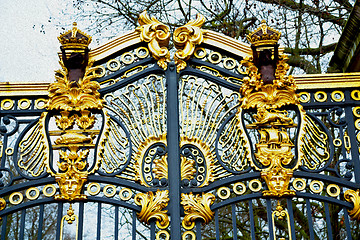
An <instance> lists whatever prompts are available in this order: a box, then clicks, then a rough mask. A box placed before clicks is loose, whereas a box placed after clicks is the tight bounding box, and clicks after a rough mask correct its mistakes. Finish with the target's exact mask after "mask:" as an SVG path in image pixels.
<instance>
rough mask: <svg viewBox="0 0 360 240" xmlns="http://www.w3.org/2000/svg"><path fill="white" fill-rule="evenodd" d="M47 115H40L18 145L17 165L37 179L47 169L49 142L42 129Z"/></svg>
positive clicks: (44, 113) (45, 113)
mask: <svg viewBox="0 0 360 240" xmlns="http://www.w3.org/2000/svg"><path fill="white" fill-rule="evenodd" d="M47 114H48V113H47V112H43V113H42V114H41V116H40V118H39V121H38V122H37V123H36V124H35V125H34V126H33V127H32V128H31V129H30V130H29V131H28V133H27V134H26V135H25V136H24V138H23V139H22V140H21V141H20V144H19V147H20V149H19V150H20V151H19V153H20V156H19V160H18V162H17V164H18V166H19V168H21V169H24V170H25V171H26V172H27V173H29V174H31V176H33V177H38V176H40V175H41V174H42V173H44V171H45V169H49V166H48V164H49V163H48V159H49V142H48V140H47V138H46V133H45V127H44V126H45V118H46V116H47Z"/></svg>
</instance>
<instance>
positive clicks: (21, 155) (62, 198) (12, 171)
mask: <svg viewBox="0 0 360 240" xmlns="http://www.w3.org/2000/svg"><path fill="white" fill-rule="evenodd" d="M139 22H140V26H139V27H138V28H137V29H136V30H135V31H133V32H130V33H128V34H125V35H123V36H120V37H118V38H116V39H114V40H112V41H111V42H109V43H107V44H104V45H102V46H100V47H98V48H96V49H94V50H92V51H89V50H88V44H89V43H90V41H91V37H89V36H88V35H86V34H85V33H83V32H81V31H80V30H78V29H77V27H76V25H75V26H74V27H73V29H72V30H69V31H68V32H65V33H64V34H62V35H61V36H60V37H59V41H60V43H61V44H62V47H61V51H62V52H61V61H60V64H61V67H62V69H61V70H58V71H56V82H55V83H52V84H50V85H49V88H48V91H44V90H45V86H36V84H27V85H26V84H20V85H17V84H3V85H2V86H1V87H2V89H1V94H2V95H1V97H2V100H1V112H0V117H1V126H0V134H1V141H2V144H1V149H0V156H1V165H0V180H1V182H0V184H1V185H0V197H1V198H0V217H1V237H0V239H1V240H4V239H170V236H171V239H320V238H324V239H358V238H359V231H358V230H359V224H358V222H357V221H358V220H359V218H360V210H359V209H360V196H359V187H360V174H359V173H360V162H359V142H360V133H359V130H360V104H359V103H360V102H359V101H360V91H359V90H358V87H359V86H360V81H359V80H360V76H359V75H358V74H325V75H307V76H297V77H293V76H288V75H286V73H287V70H288V65H287V64H286V57H285V56H284V55H282V49H281V48H280V49H279V48H278V44H277V41H278V40H279V37H280V33H278V32H277V31H276V30H274V29H272V28H269V27H267V26H266V24H265V23H262V25H261V26H260V27H259V28H258V29H256V30H255V31H254V32H253V33H251V34H250V35H249V36H248V40H249V42H250V43H251V46H249V45H247V44H244V43H241V42H239V41H236V40H234V39H231V38H229V37H226V36H224V35H221V34H218V33H215V32H212V31H207V30H202V29H201V26H202V24H203V23H204V18H203V17H202V16H201V15H198V17H197V19H196V20H193V21H190V22H189V23H187V24H186V25H184V26H182V27H180V28H178V29H176V30H175V31H174V34H173V43H174V45H175V47H176V49H177V50H176V52H175V53H174V61H171V59H170V52H169V49H168V45H169V41H170V32H169V28H168V27H167V26H165V25H163V24H162V23H160V22H159V21H157V20H156V19H155V18H151V19H150V18H149V16H147V14H146V12H144V13H143V14H141V15H140V18H139ZM46 87H47V86H46ZM31 91H35V92H31ZM296 91H297V92H296ZM349 215H350V216H349ZM350 217H351V219H350ZM352 219H354V220H352Z"/></svg>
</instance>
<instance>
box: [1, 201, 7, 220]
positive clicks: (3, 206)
mask: <svg viewBox="0 0 360 240" xmlns="http://www.w3.org/2000/svg"><path fill="white" fill-rule="evenodd" d="M5 207H6V201H5V199H3V198H0V211H2V210H4V209H5ZM0 220H1V217H0Z"/></svg>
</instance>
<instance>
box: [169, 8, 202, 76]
mask: <svg viewBox="0 0 360 240" xmlns="http://www.w3.org/2000/svg"><path fill="white" fill-rule="evenodd" d="M205 20H206V19H205V17H204V16H203V15H201V14H199V13H198V14H197V15H196V19H195V20H190V21H189V22H188V23H186V24H185V25H184V26H181V27H179V28H177V29H176V30H175V31H174V37H173V38H174V44H175V47H176V49H177V50H176V52H175V57H174V59H175V64H176V69H177V72H180V70H182V69H184V68H185V67H186V62H185V61H187V60H188V59H189V58H190V57H191V56H192V55H193V53H194V50H195V46H196V45H199V44H201V43H202V42H203V41H204V37H203V33H204V30H202V29H201V26H202V25H203V24H204V22H205Z"/></svg>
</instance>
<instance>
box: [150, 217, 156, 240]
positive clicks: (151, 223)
mask: <svg viewBox="0 0 360 240" xmlns="http://www.w3.org/2000/svg"><path fill="white" fill-rule="evenodd" d="M150 239H151V240H155V221H151V222H150Z"/></svg>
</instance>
